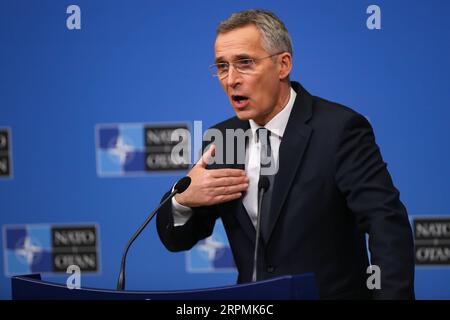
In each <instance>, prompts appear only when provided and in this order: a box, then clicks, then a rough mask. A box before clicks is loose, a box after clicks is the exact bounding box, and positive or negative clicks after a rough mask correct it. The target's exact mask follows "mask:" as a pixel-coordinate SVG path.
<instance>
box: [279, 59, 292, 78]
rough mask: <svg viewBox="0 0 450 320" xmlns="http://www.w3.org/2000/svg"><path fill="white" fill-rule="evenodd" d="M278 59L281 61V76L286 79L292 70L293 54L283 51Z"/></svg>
mask: <svg viewBox="0 0 450 320" xmlns="http://www.w3.org/2000/svg"><path fill="white" fill-rule="evenodd" d="M278 61H279V63H280V72H279V78H280V80H283V79H286V78H287V77H289V74H290V73H291V70H292V56H291V54H290V53H289V52H283V53H281V54H280V55H279V56H278Z"/></svg>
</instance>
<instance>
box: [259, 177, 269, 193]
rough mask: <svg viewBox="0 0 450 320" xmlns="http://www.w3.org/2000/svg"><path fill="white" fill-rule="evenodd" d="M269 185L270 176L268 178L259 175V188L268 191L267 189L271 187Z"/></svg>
mask: <svg viewBox="0 0 450 320" xmlns="http://www.w3.org/2000/svg"><path fill="white" fill-rule="evenodd" d="M269 187H270V181H269V178H267V177H266V176H261V177H259V182H258V189H259V190H261V189H262V190H264V191H267V189H269Z"/></svg>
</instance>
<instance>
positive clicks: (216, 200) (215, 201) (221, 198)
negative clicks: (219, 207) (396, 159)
mask: <svg viewBox="0 0 450 320" xmlns="http://www.w3.org/2000/svg"><path fill="white" fill-rule="evenodd" d="M240 197H242V193H241V192H237V193H233V194H229V195H220V196H216V197H214V199H213V203H212V204H213V205H214V204H220V203H224V202H228V201H233V200H236V199H239V198H240Z"/></svg>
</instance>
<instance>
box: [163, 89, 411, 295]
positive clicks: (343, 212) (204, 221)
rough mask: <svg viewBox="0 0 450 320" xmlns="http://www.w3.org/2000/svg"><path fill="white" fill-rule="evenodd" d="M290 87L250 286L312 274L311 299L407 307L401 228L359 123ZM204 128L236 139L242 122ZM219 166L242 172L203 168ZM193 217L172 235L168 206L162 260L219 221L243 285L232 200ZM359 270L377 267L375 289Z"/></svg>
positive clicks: (246, 253) (245, 230)
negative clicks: (233, 133) (380, 301)
mask: <svg viewBox="0 0 450 320" xmlns="http://www.w3.org/2000/svg"><path fill="white" fill-rule="evenodd" d="M291 85H292V87H293V89H294V90H295V91H296V92H297V97H296V99H295V103H294V106H293V109H292V112H291V115H290V117H289V121H288V124H287V126H286V130H285V132H284V136H283V138H282V141H281V144H280V149H279V170H278V173H277V175H276V178H275V183H274V186H273V187H274V189H273V194H272V201H271V204H272V205H271V210H270V211H271V212H270V217H269V224H268V233H267V234H265V235H264V236H263V237H262V238H261V244H260V251H259V261H258V279H259V280H260V279H267V278H272V277H276V276H281V275H287V274H301V273H306V272H313V273H314V274H315V275H316V278H317V281H318V286H319V293H320V296H321V298H331V299H333V298H367V299H369V298H385V299H412V298H414V285H413V283H414V244H413V238H412V232H411V227H410V224H409V221H408V216H407V213H406V209H405V207H404V206H403V204H402V203H401V201H400V199H399V192H398V190H397V189H396V188H395V187H394V185H393V183H392V180H391V177H390V175H389V173H388V171H387V166H386V163H385V162H384V161H383V159H382V156H381V154H380V150H379V148H378V146H377V144H376V143H375V137H374V134H373V130H372V128H371V126H370V124H369V122H368V121H367V120H366V119H365V118H364V117H363V116H361V115H360V114H358V113H356V112H355V111H353V110H351V109H349V108H347V107H344V106H342V105H338V104H336V103H332V102H329V101H326V100H324V99H321V98H319V97H315V96H311V95H310V94H309V93H308V92H307V91H306V90H305V89H304V88H303V87H302V86H301V85H300V84H299V83H296V82H292V83H291ZM214 128H215V129H218V130H220V131H221V132H223V133H225V130H226V129H239V128H241V129H244V130H246V129H248V128H249V122H248V121H241V120H239V119H238V118H237V117H233V118H231V119H228V120H226V121H224V122H222V123H220V124H217V125H216V126H214ZM224 137H225V134H224ZM224 152H225V150H224ZM225 167H228V168H240V169H244V165H242V164H241V165H239V164H231V165H230V164H223V165H218V164H214V165H211V166H210V167H209V168H210V169H217V168H225ZM163 198H164V197H163ZM193 210H194V212H193V215H192V217H191V218H190V219H189V220H188V222H187V223H186V224H185V225H183V226H179V227H174V226H173V214H172V205H171V203H170V202H168V203H167V204H166V205H165V206H164V207H163V208H162V209H161V210H160V211H159V213H158V217H157V229H158V234H159V236H160V238H161V241H162V242H163V243H164V245H165V246H166V247H167V248H168V249H169V250H170V251H181V250H188V249H190V248H192V247H193V246H194V245H195V244H196V243H197V242H198V241H199V240H201V239H204V238H205V237H208V236H210V235H211V233H212V231H213V228H214V223H215V220H216V219H217V218H219V217H220V218H222V221H223V224H224V227H225V230H226V233H227V236H228V240H229V243H230V246H231V250H232V252H233V256H234V260H235V263H236V266H237V269H238V272H239V276H238V283H243V282H249V281H251V277H252V268H253V251H254V247H255V228H254V227H253V224H252V223H251V220H250V218H249V216H248V214H247V212H246V210H245V208H244V206H243V204H242V199H239V200H235V201H231V202H228V203H224V204H220V205H215V206H211V207H200V208H193ZM366 235H368V241H367V242H368V244H369V249H370V263H369V257H368V252H367V247H366V240H367V239H366ZM369 264H373V265H377V266H379V267H380V271H381V289H379V290H377V289H375V290H368V288H367V285H366V281H367V279H368V277H369V276H370V275H371V274H368V273H367V267H368V266H369Z"/></svg>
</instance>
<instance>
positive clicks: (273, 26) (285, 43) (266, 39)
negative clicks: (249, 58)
mask: <svg viewBox="0 0 450 320" xmlns="http://www.w3.org/2000/svg"><path fill="white" fill-rule="evenodd" d="M250 24H254V25H255V26H256V27H257V28H258V29H259V31H260V32H261V35H262V38H263V41H262V46H263V47H264V49H265V50H267V52H269V53H270V54H275V53H279V52H289V53H290V54H291V55H292V43H291V36H290V35H289V32H288V30H287V28H286V26H285V25H284V23H283V22H282V21H281V20H280V19H279V18H278V17H277V16H276V15H275V14H274V13H272V12H270V11H266V10H246V11H241V12H237V13H233V14H232V15H231V17H229V18H228V19H226V20H224V21H222V22H221V23H220V24H219V26H218V27H217V34H220V33H227V32H229V31H232V30H234V29H237V28H241V27H244V26H247V25H250Z"/></svg>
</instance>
